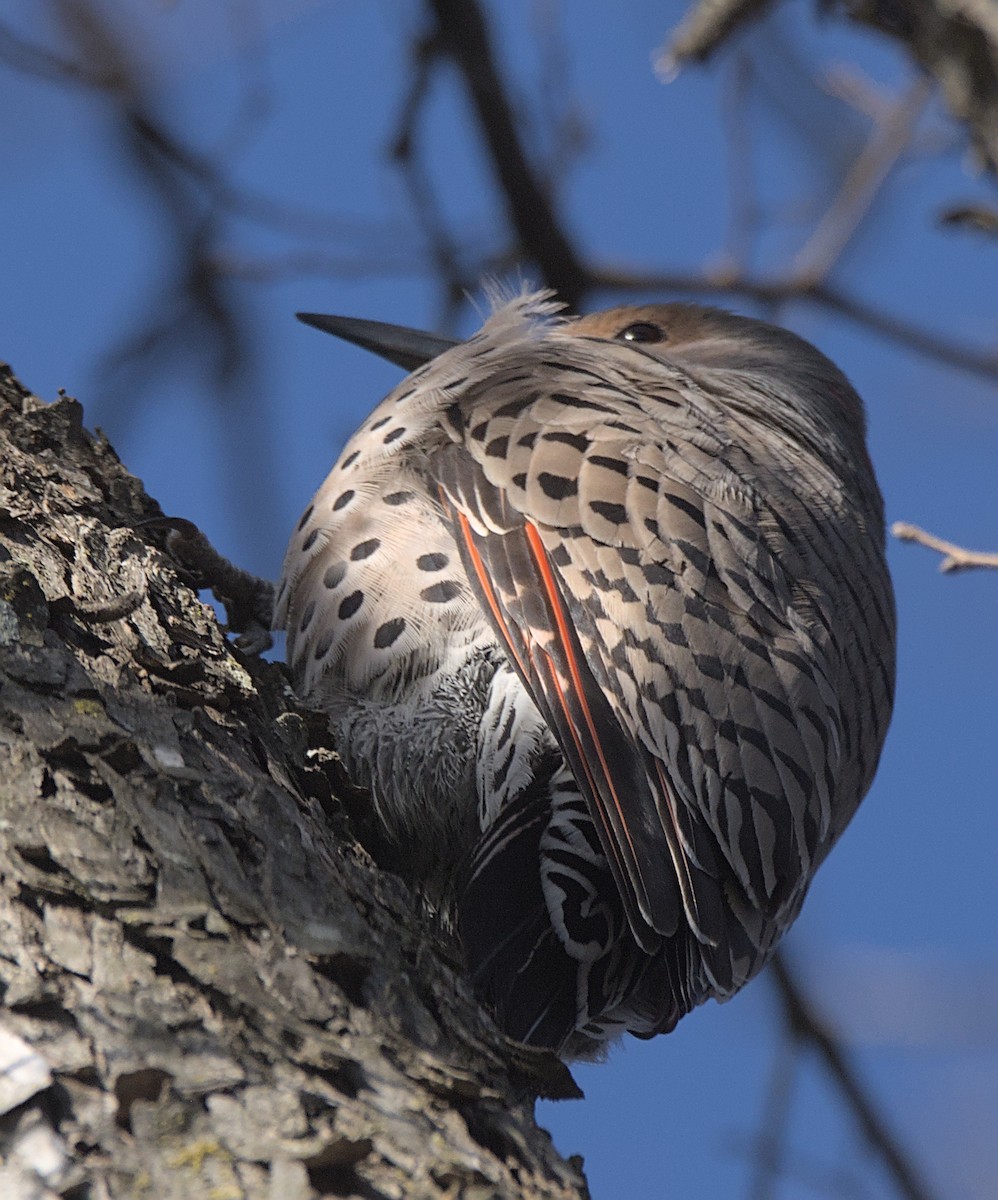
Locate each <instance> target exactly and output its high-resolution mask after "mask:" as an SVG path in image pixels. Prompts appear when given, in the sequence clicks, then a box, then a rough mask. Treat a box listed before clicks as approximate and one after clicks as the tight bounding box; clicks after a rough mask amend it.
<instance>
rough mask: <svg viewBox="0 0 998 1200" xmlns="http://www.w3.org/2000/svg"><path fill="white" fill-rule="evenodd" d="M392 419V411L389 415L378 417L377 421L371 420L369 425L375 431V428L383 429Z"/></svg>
mask: <svg viewBox="0 0 998 1200" xmlns="http://www.w3.org/2000/svg"><path fill="white" fill-rule="evenodd" d="M391 419H392V418H391V414H390V413H389V415H388V416H387V417H378V419H377V420H376V421H372V422H371V424H370V425H369V426H368V428H369V429H370V430H371V432H372V433H373V432H374V430H375V429H383V428H384V427H385V426H386V425H387V424H388V422H389V421H390V420H391Z"/></svg>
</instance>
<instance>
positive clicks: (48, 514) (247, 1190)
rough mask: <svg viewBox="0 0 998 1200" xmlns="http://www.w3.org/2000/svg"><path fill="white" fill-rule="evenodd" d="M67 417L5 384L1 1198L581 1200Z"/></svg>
mask: <svg viewBox="0 0 998 1200" xmlns="http://www.w3.org/2000/svg"><path fill="white" fill-rule="evenodd" d="M158 514H159V509H158V508H157V506H156V504H155V503H154V502H153V501H152V500H150V499H149V497H148V496H146V494H145V492H144V490H143V488H142V485H141V483H140V482H139V481H138V480H137V479H135V478H134V477H133V476H132V475H130V474H129V473H128V472H127V471H126V470H125V469H124V467H123V466H122V465H121V463H120V462H119V460H118V459H117V457H116V456H115V454H114V451H113V450H112V449H111V447H110V446H109V445H108V443H107V442H106V440H104V439H103V438H102V437H92V436H91V435H89V434H88V433H87V432H86V431H85V430H84V428H83V423H82V410H81V408H80V406H79V405H78V404H77V403H76V402H75V401H74V400H71V399H68V398H62V399H60V400H58V401H57V402H56V403H54V404H52V405H45V404H43V403H42V402H40V401H38V400H37V399H35V398H34V397H32V396H30V395H29V394H28V393H27V392H25V391H24V389H23V388H22V387H21V386H20V385H19V384H18V383H17V382H16V381H15V380H14V378H13V377H12V376H11V375H10V373H9V371H6V370H5V369H0V824H2V833H0V1005H2V1007H0V1153H2V1155H3V1157H2V1159H0V1195H3V1196H4V1197H6V1198H8V1200H13V1198H15V1197H18V1198H19V1197H29V1196H30V1197H35V1196H37V1197H44V1196H52V1195H72V1196H73V1197H91V1196H92V1197H104V1196H107V1197H118V1196H140V1195H141V1196H143V1197H156V1198H157V1200H169V1198H173V1197H176V1198H177V1200H180V1198H184V1200H190V1198H191V1197H202V1196H203V1197H209V1196H210V1197H212V1198H213V1200H228V1198H230V1197H231V1198H236V1197H261V1198H263V1197H267V1198H268V1200H298V1198H305V1197H314V1196H319V1195H334V1196H362V1197H407V1198H408V1197H416V1198H418V1197H443V1196H447V1197H451V1198H456V1197H469V1198H470V1197H476V1198H480V1200H485V1198H486V1197H493V1196H498V1197H528V1198H529V1197H559V1198H568V1197H579V1196H584V1195H586V1187H585V1182H584V1179H583V1176H582V1174H581V1167H580V1164H579V1163H577V1162H575V1161H572V1162H566V1161H564V1160H563V1159H562V1158H560V1157H559V1155H558V1154H557V1152H556V1151H555V1150H554V1148H553V1146H552V1145H551V1142H550V1139H549V1137H548V1135H547V1134H546V1133H545V1132H544V1131H543V1130H540V1129H539V1128H538V1127H537V1126H536V1124H535V1123H534V1120H533V1115H532V1102H533V1097H534V1096H536V1095H537V1094H547V1095H555V1096H569V1095H572V1094H575V1087H574V1084H573V1082H572V1080H571V1077H570V1075H569V1074H568V1072H567V1070H566V1069H565V1068H564V1067H563V1066H562V1065H561V1063H559V1062H558V1061H557V1059H555V1058H554V1057H553V1056H550V1055H546V1054H540V1053H533V1052H529V1051H527V1050H525V1049H524V1048H523V1047H519V1046H517V1045H516V1044H514V1043H511V1042H509V1041H508V1040H506V1039H504V1038H503V1037H502V1035H501V1034H500V1033H499V1032H498V1031H497V1030H496V1028H495V1027H494V1026H493V1024H492V1023H491V1021H490V1020H489V1019H488V1017H487V1015H486V1014H484V1013H483V1012H482V1011H481V1010H480V1008H479V1006H478V1005H477V1004H476V1002H475V1000H474V998H473V997H472V995H471V992H470V990H469V988H468V986H467V984H466V983H465V981H464V980H463V978H462V975H461V967H460V962H459V958H458V955H457V952H456V949H455V947H454V946H453V944H452V943H450V942H449V941H448V940H447V938H446V937H445V936H444V935H443V934H442V933H440V932H439V931H434V930H432V929H431V928H429V926H428V921H427V917H426V915H425V914H424V913H423V912H422V911H421V909H420V906H419V905H418V903H416V902H415V901H414V900H413V898H412V896H411V895H410V894H409V892H408V891H407V890H406V888H405V887H404V885H403V884H402V883H401V882H400V881H399V880H398V879H397V878H396V877H395V876H393V875H391V874H388V873H387V872H385V871H382V870H379V869H378V867H377V866H376V865H375V863H374V861H373V860H372V858H371V857H370V855H369V853H368V852H367V851H366V850H365V849H364V848H363V847H362V846H361V845H360V844H359V842H358V841H357V840H356V836H355V831H356V830H357V829H358V828H362V826H363V819H362V815H363V805H362V803H360V802H359V801H360V798H359V797H357V796H356V795H354V794H352V793H351V791H350V789H349V787H348V785H346V783H345V781H344V780H343V779H342V777H341V775H340V774H339V771H338V766H337V761H336V758H335V754H334V753H333V751H332V748H331V747H330V746H329V744H328V742H327V740H326V735H325V730H324V727H323V723H322V721H321V718H319V717H316V716H315V715H313V714H309V713H307V712H305V711H303V710H301V709H299V708H298V707H296V705H295V704H294V701H293V699H292V698H291V696H290V694H289V692H288V689H287V686H286V678H285V674H284V670H283V667H282V666H281V665H279V664H273V663H266V662H262V661H258V660H253V659H246V658H243V657H241V656H240V654H239V652H238V651H236V650H234V649H233V647H231V646H230V645H229V644H228V643H227V642H226V640H225V637H224V635H223V633H222V631H221V630H220V628H219V626H218V623H217V620H216V618H215V615H214V612H213V610H212V609H211V608H210V607H208V606H207V605H205V604H203V603H202V602H201V601H200V600H199V598H198V596H197V594H196V592H194V591H193V590H192V589H191V588H190V587H189V586H188V584H187V582H185V580H184V579H183V578H182V576H181V574H180V573H178V568H177V567H176V564H174V563H173V562H172V561H171V559H170V558H169V556H168V555H166V554H165V553H163V552H162V551H161V550H160V549H158V548H157V546H156V545H155V544H154V540H153V535H151V534H150V533H149V531H148V527H147V528H145V529H144V528H143V527H142V526H141V525H140V524H139V523H140V522H141V521H142V520H143V519H145V518H148V517H153V516H156V515H158Z"/></svg>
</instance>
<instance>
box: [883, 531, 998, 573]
mask: <svg viewBox="0 0 998 1200" xmlns="http://www.w3.org/2000/svg"><path fill="white" fill-rule="evenodd" d="M891 533H893V534H894V536H895V537H896V538H897V539H898V541H901V542H915V543H917V545H919V546H925V547H926V548H927V549H929V550H938V551H939V553H940V554H942V555H944V558H943V560H942V562H941V563H940V564H939V570H940V571H942V572H944V573H948V572H955V571H967V570H969V569H970V568H972V567H990V568H993V569H996V570H998V553H990V552H988V551H986V550H965V549H964V548H963V547H962V546H955V545H954V544H953V543H952V542H945V541H943V539H942V538H938V537H936V536H935V534H933V533H926V531H925V530H924V529H919V527H918V526H917V525H909V524H908V523H907V522H905V521H895V522H894V524H893V525H892V526H891Z"/></svg>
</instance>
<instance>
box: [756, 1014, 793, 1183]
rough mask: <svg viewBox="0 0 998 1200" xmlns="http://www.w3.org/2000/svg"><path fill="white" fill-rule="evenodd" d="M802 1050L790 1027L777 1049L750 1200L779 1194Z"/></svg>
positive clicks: (757, 1148)
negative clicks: (796, 1076)
mask: <svg viewBox="0 0 998 1200" xmlns="http://www.w3.org/2000/svg"><path fill="white" fill-rule="evenodd" d="M800 1048H801V1043H800V1039H799V1038H798V1037H797V1031H796V1030H795V1029H793V1028H790V1027H787V1028H786V1029H785V1030H784V1031H783V1036H782V1037H781V1038H780V1040H779V1043H778V1045H777V1047H776V1061H775V1062H774V1063H773V1071H772V1075H771V1077H770V1081H769V1088H768V1090H767V1093H766V1108H765V1112H764V1114H763V1123H762V1132H761V1133H760V1135H759V1139H758V1144H757V1146H756V1151H755V1155H754V1158H755V1167H756V1169H755V1174H754V1176H753V1178H752V1180H751V1183H750V1186H749V1200H770V1198H771V1197H773V1196H774V1195H775V1194H776V1185H777V1181H778V1180H779V1178H780V1176H781V1174H782V1169H783V1162H784V1158H785V1156H786V1140H787V1126H788V1124H789V1122H790V1112H791V1100H792V1097H793V1085H794V1077H795V1075H796V1072H797V1060H798V1057H799V1055H800Z"/></svg>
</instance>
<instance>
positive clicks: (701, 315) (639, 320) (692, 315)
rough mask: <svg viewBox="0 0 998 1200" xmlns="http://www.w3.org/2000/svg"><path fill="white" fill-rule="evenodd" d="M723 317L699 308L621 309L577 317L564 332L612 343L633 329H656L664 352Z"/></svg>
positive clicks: (651, 306) (637, 340)
mask: <svg viewBox="0 0 998 1200" xmlns="http://www.w3.org/2000/svg"><path fill="white" fill-rule="evenodd" d="M726 315H727V314H726V313H724V312H722V311H721V310H719V309H716V308H705V307H703V306H701V305H699V304H641V305H622V306H621V307H620V308H609V309H607V310H606V312H598V313H590V314H589V315H588V316H585V317H579V318H578V319H577V320H575V321H572V322H570V323H569V324H568V325H567V326H565V329H566V332H568V333H571V334H573V335H575V336H579V335H580V334H581V335H583V336H587V337H598V338H606V340H607V341H611V340H613V339H615V338H620V337H621V335H622V334H623V333H624V331H625V330H627V329H630V328H631V327H632V326H636V325H646V324H647V325H657V326H658V327H659V328H660V329H661V330H662V332H663V334H664V335H665V336H664V337H663V338H662V340H661V342H660V343H659V345H661V346H662V347H663V348H666V347H669V346H679V345H683V344H684V343H686V342H695V341H697V340H698V339H699V338H702V337H703V336H704V334H705V333H706V332H707V331H708V330H709V329H710V328H711V327H712V326H713V325H714V324H715V323H716V321H717V319H718V317H722V318H723V317H725V316H726ZM624 340H628V339H626V338H625V339H624ZM634 340H635V344H641V342H642V341H643V340H644V339H643V338H641V337H638V338H635V339H634Z"/></svg>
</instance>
